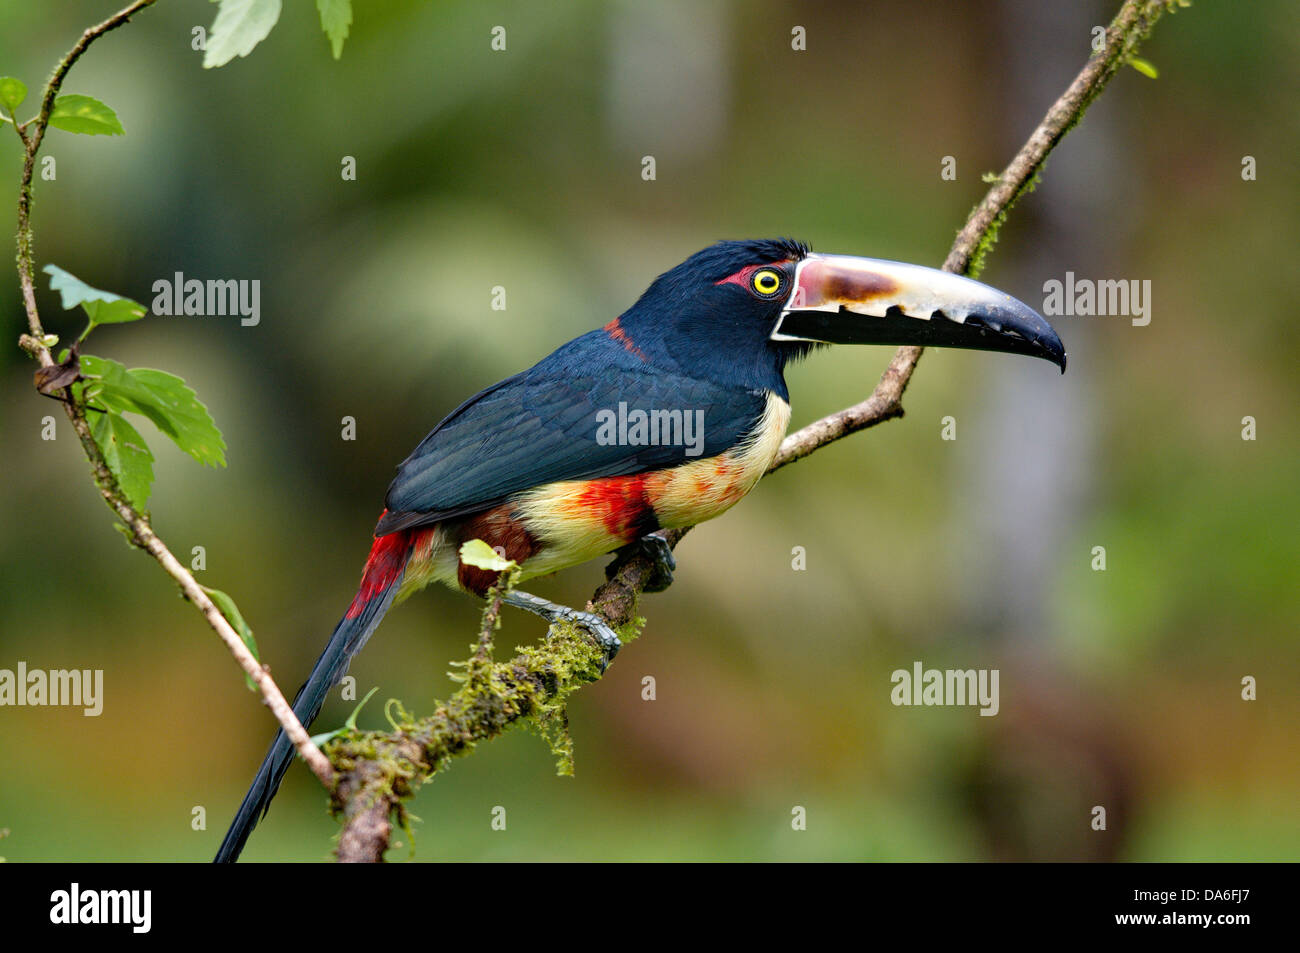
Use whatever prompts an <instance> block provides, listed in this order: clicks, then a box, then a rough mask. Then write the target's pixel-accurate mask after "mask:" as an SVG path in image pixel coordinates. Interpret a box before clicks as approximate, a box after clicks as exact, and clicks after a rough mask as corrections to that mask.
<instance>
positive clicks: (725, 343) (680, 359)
mask: <svg viewBox="0 0 1300 953" xmlns="http://www.w3.org/2000/svg"><path fill="white" fill-rule="evenodd" d="M824 344H921V345H926V346H939V347H958V348H975V349H979V350H985V351H1006V352H1010V353H1013V354H1027V355H1030V356H1033V357H1041V358H1045V359H1046V360H1049V361H1051V362H1053V363H1054V364H1057V365H1058V366H1059V367H1060V368H1061V370H1062V371H1064V370H1065V349H1064V347H1063V346H1062V345H1061V340H1060V338H1059V337H1057V335H1056V332H1055V331H1053V330H1052V328H1051V326H1050V325H1049V324H1048V323H1047V322H1046V321H1045V320H1044V319H1043V318H1042V317H1041V316H1040V315H1039V314H1038V313H1037V312H1035V311H1034V310H1033V309H1032V308H1030V307H1028V306H1027V305H1024V304H1022V303H1021V302H1019V301H1017V300H1015V299H1014V298H1012V297H1010V296H1009V295H1006V294H1003V293H1002V292H1000V291H997V290H995V289H993V288H990V287H989V286H987V285H983V284H980V283H979V282H977V281H972V280H970V279H968V278H962V277H959V276H956V275H952V274H948V273H945V272H941V271H936V270H934V269H931V268H923V267H919V266H917V265H906V264H902V263H899V262H892V261H880V260H875V259H870V258H853V257H847V256H840V255H818V254H814V253H813V252H812V251H811V250H810V249H809V247H808V246H807V245H805V244H803V243H801V242H796V241H791V240H788V239H776V240H765V241H724V242H718V243H717V244H715V245H712V246H710V247H708V248H706V249H704V250H703V251H700V252H698V253H696V254H694V255H692V256H691V257H690V258H688V259H686V261H684V262H682V263H681V264H680V265H678V266H677V267H675V268H673V269H671V270H670V271H668V272H666V273H664V274H662V275H660V276H659V277H658V278H656V279H655V281H654V282H653V283H652V284H651V285H650V287H649V288H648V289H647V290H646V292H645V293H644V294H643V295H642V296H641V297H640V299H639V300H638V301H637V302H636V304H634V305H632V307H631V308H629V309H628V310H627V311H625V312H624V313H623V314H621V315H619V316H618V317H617V318H615V319H614V320H613V321H610V322H609V323H608V324H606V325H605V326H604V327H602V328H600V329H598V330H595V331H590V332H588V333H587V334H584V335H582V336H581V337H578V338H575V339H574V340H572V341H570V342H569V343H568V344H565V345H563V346H562V347H560V348H559V349H558V350H556V351H554V352H553V353H551V354H550V355H548V356H547V357H545V358H543V359H542V360H541V361H539V362H538V363H537V364H535V365H533V366H532V367H531V368H529V369H528V370H526V371H522V372H521V373H519V374H516V375H514V376H513V377H508V378H506V379H505V380H503V381H501V382H500V383H498V384H494V385H492V386H491V387H489V388H487V389H486V390H484V391H480V392H479V393H478V394H475V395H474V396H473V397H471V398H470V399H469V400H467V401H465V402H464V403H463V404H461V405H460V406H459V407H457V408H456V409H455V410H453V411H452V412H451V413H450V414H448V415H447V416H446V418H444V419H443V421H442V422H441V423H440V424H438V425H437V426H436V427H434V428H433V430H432V431H430V433H429V435H428V436H427V437H425V438H424V440H422V441H421V442H420V444H419V446H417V447H416V448H415V451H414V452H413V453H412V454H411V455H410V456H409V457H407V458H406V460H405V461H403V462H402V464H401V465H400V466H399V467H398V470H397V477H396V478H395V479H394V480H393V482H392V485H391V486H389V488H388V496H387V498H386V499H385V509H384V511H383V513H382V514H381V515H380V517H379V523H378V525H377V526H376V527H375V534H374V535H375V538H374V542H373V544H372V546H371V549H370V558H369V560H368V561H367V562H366V567H365V570H364V572H363V574H362V578H361V585H360V589H359V590H358V592H357V594H356V597H355V598H354V599H353V600H352V603H351V605H349V606H348V609H347V612H346V613H345V614H344V616H343V618H342V619H341V620H340V621H339V624H338V625H337V626H336V627H335V629H334V633H333V635H331V636H330V640H329V643H328V644H327V645H326V647H325V651H324V652H323V653H322V654H321V657H320V659H319V660H318V661H317V662H316V665H315V667H314V668H313V669H312V672H311V675H310V676H309V677H308V679H307V682H306V684H305V685H303V687H302V689H301V690H300V691H299V692H298V696H297V698H296V699H295V701H294V711H295V712H296V713H297V715H298V718H299V719H300V720H301V721H302V723H303V724H304V725H310V724H311V722H312V721H314V720H315V718H316V716H317V715H318V714H319V713H320V709H321V706H322V704H323V703H324V701H325V696H326V695H327V693H328V692H329V690H330V689H331V688H332V687H333V686H334V685H335V684H337V683H338V681H339V680H340V679H341V678H342V677H343V674H344V672H346V671H347V667H348V663H349V661H350V660H351V658H352V656H354V655H355V654H356V653H357V652H358V651H360V650H361V647H362V646H363V645H365V643H366V640H367V639H369V638H370V635H371V634H372V633H373V632H374V630H375V628H376V627H377V626H378V625H379V622H380V620H381V619H382V618H383V616H384V613H386V612H387V611H388V609H389V608H390V607H391V606H392V605H393V604H394V602H396V601H399V600H401V599H402V598H404V597H406V596H407V595H409V594H410V593H411V592H413V591H415V590H417V589H420V588H422V587H423V586H425V585H427V584H428V583H430V582H434V581H437V582H441V583H445V584H447V585H449V586H452V587H455V588H458V589H462V590H464V591H466V592H468V593H472V594H474V595H477V596H480V597H481V596H484V595H485V594H486V593H487V591H488V589H489V588H490V587H491V586H492V585H493V584H494V583H495V582H496V580H497V574H496V573H494V572H491V571H488V570H483V569H479V568H476V567H473V566H470V565H467V564H463V563H461V562H460V561H459V549H460V546H461V544H462V543H464V542H466V541H469V540H472V539H482V540H484V541H485V542H487V543H488V545H490V546H492V547H494V548H496V549H497V550H498V551H499V552H501V553H503V554H504V555H505V556H506V558H508V559H512V560H514V561H515V562H516V563H518V564H519V566H520V571H519V576H518V579H519V581H526V580H528V579H530V578H533V577H537V576H542V575H546V574H548V573H553V572H555V571H556V570H559V569H563V568H565V567H568V566H573V565H576V564H578V563H582V562H586V561H587V560H590V559H595V558H597V557H599V556H602V555H604V554H606V553H610V552H619V553H620V554H622V558H626V556H627V554H628V553H630V552H632V551H635V550H638V549H642V548H644V549H648V551H649V552H650V553H651V554H652V555H654V556H655V557H656V558H657V560H658V562H659V566H660V570H661V572H660V574H659V575H660V580H661V581H660V586H661V587H662V586H664V585H666V584H667V582H668V581H670V580H671V570H672V568H673V563H672V555H671V553H670V552H669V551H668V548H667V546H666V544H664V542H663V540H662V538H661V537H658V536H653V535H650V534H652V533H654V531H655V530H657V529H660V528H664V527H682V526H691V525H694V524H696V523H700V522H703V521H704V520H708V519H712V518H713V517H715V516H717V515H719V514H720V513H723V512H724V511H726V510H727V509H729V508H730V507H731V506H733V505H734V504H735V503H736V502H737V501H738V500H740V498H741V497H743V496H744V495H745V494H746V493H748V492H749V491H750V490H752V489H753V488H754V485H755V484H756V483H757V482H758V480H759V478H760V477H761V476H762V475H763V474H764V473H765V472H766V471H767V468H768V466H769V465H770V464H771V462H772V460H773V459H774V457H775V456H776V453H777V449H778V448H779V447H780V445H781V440H782V438H783V437H784V436H785V432H786V426H787V424H788V423H789V421H790V403H789V393H788V391H787V390H786V384H785V378H784V370H785V367H786V364H787V363H788V362H789V361H791V360H792V359H795V358H799V357H802V356H804V355H806V354H807V353H808V352H809V351H810V350H812V349H814V348H816V347H818V346H819V345H824ZM507 602H509V603H510V604H511V605H515V606H518V607H520V608H524V609H527V610H529V611H531V612H534V613H537V614H539V615H541V616H543V617H544V618H546V619H548V620H551V621H555V620H556V619H559V618H566V619H571V620H574V621H576V622H577V623H579V624H580V625H582V626H583V627H584V628H586V629H588V630H589V631H590V632H591V633H592V634H593V635H594V636H595V637H596V638H597V639H598V640H599V641H600V642H601V644H602V645H603V646H604V648H605V652H606V655H607V656H608V657H609V658H612V657H613V655H614V653H615V652H616V651H617V650H618V647H619V642H618V638H617V636H616V635H615V634H614V632H613V631H611V630H610V629H609V628H608V627H607V626H606V625H605V624H604V622H603V620H601V619H600V618H599V617H597V616H595V615H592V614H589V613H584V612H578V611H576V610H574V609H569V608H566V607H564V606H557V605H554V604H553V603H550V602H547V601H545V600H543V599H539V598H537V597H535V596H531V595H529V594H527V593H524V592H519V591H513V592H511V593H510V595H509V597H508V598H507ZM293 754H294V749H293V746H292V744H291V743H290V742H289V740H288V738H287V737H286V736H285V735H284V732H282V731H281V732H279V733H278V734H277V735H276V738H275V741H274V742H273V743H272V745H271V750H270V751H269V752H268V754H267V756H266V760H265V761H263V762H262V767H261V770H260V771H258V774H257V777H256V778H255V779H254V781H253V785H252V787H251V788H250V789H249V791H248V794H247V795H246V796H245V797H244V801H243V803H242V804H241V805H240V808H239V813H238V814H237V815H236V817H235V820H234V822H233V823H232V824H231V827H230V830H229V831H228V832H227V834H226V837H225V840H224V841H223V842H222V844H221V848H220V851H219V852H218V854H217V857H216V859H217V860H218V861H233V860H235V859H236V858H237V857H238V856H239V852H240V851H241V850H242V849H243V846H244V843H245V841H246V840H247V839H248V835H249V833H250V832H251V831H252V829H253V826H254V825H255V824H256V823H257V821H258V820H259V818H260V817H261V816H262V815H263V814H264V813H265V812H266V810H267V808H268V806H269V805H270V802H271V798H272V797H273V796H274V795H275V792H276V789H277V788H278V787H279V784H280V779H281V778H282V777H283V776H284V772H285V770H286V769H287V768H288V766H289V763H290V761H291V760H292V759H293Z"/></svg>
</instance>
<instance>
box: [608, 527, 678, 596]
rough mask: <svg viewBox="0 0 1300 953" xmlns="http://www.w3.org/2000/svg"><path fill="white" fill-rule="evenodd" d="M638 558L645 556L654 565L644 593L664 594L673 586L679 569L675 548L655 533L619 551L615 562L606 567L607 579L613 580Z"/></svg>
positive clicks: (644, 587)
mask: <svg viewBox="0 0 1300 953" xmlns="http://www.w3.org/2000/svg"><path fill="white" fill-rule="evenodd" d="M637 556H645V557H646V558H647V559H649V560H650V561H651V562H652V563H654V571H653V572H652V573H651V574H650V578H649V579H647V580H646V584H645V585H644V586H642V587H641V588H642V591H643V592H663V591H664V590H665V589H667V588H668V587H669V586H671V585H672V584H673V570H674V569H676V568H677V559H676V557H674V556H673V548H672V547H671V546H669V545H668V541H667V540H666V539H664V538H663V537H662V536H657V535H655V534H654V533H650V534H649V535H647V536H642V537H641V538H640V539H638V540H637V541H636V542H634V543H628V544H627V545H626V546H624V547H623V548H622V549H619V550H618V551H617V552H616V553H615V556H614V561H613V562H611V563H610V564H609V565H608V566H606V567H605V578H606V579H613V578H614V576H615V574H617V573H618V571H619V570H620V569H622V568H623V567H624V566H626V565H627V564H628V562H629V561H631V560H632V559H635V558H636V557H637Z"/></svg>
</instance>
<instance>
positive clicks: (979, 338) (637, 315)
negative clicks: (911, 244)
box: [618, 239, 1065, 397]
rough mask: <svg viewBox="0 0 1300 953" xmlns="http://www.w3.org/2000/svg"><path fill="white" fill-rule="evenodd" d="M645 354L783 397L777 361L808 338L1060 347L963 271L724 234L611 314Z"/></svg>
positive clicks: (1041, 351) (1022, 350)
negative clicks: (724, 238)
mask: <svg viewBox="0 0 1300 953" xmlns="http://www.w3.org/2000/svg"><path fill="white" fill-rule="evenodd" d="M618 326H619V329H620V333H621V334H623V335H624V336H625V337H626V339H627V340H628V341H631V342H634V343H635V346H636V347H637V348H638V349H639V350H640V352H641V353H642V354H644V355H645V356H646V359H647V360H649V361H651V362H653V363H656V364H660V365H661V366H664V367H666V368H670V369H673V370H677V371H680V372H682V373H685V374H689V375H690V376H692V377H697V378H702V379H707V380H716V381H719V382H722V383H726V384H729V385H732V386H740V387H750V388H765V389H769V390H774V391H776V392H777V393H779V394H781V396H782V397H785V396H786V389H785V381H784V379H783V377H782V372H783V371H784V369H785V365H786V363H787V362H788V361H789V360H790V359H791V358H793V357H798V356H801V355H802V354H805V353H806V352H807V351H808V350H809V349H810V348H812V347H815V346H817V345H819V344H921V345H926V346H933V347H960V348H974V349H978V350H987V351H1005V352H1010V353H1018V354H1028V355H1032V356H1035V357H1042V358H1045V359H1047V360H1050V361H1052V362H1053V363H1055V364H1058V365H1059V366H1060V367H1061V370H1065V349H1064V347H1063V346H1062V345H1061V340H1060V338H1059V337H1057V335H1056V332H1055V331H1053V330H1052V328H1051V326H1050V325H1048V323H1047V322H1046V321H1045V320H1044V319H1043V318H1042V316H1040V315H1039V314H1038V313H1037V312H1036V311H1034V310H1033V309H1032V308H1030V307H1029V306H1028V305H1025V304H1023V303H1021V302H1020V301H1017V300H1016V299H1015V298H1012V297H1011V296H1010V295H1006V294H1003V293H1002V292H1000V291H997V290H996V289H994V288H990V287H989V286H988V285H984V284H980V283H979V282H977V281H972V280H971V279H969V278H962V277H960V276H958V275H952V274H948V273H946V272H942V271H936V270H935V269H932V268H923V267H921V266H919V265H907V264H903V263H901V262H892V261H882V260H878V259H871V258H854V257H849V256H844V255H817V254H814V253H813V252H812V251H811V250H810V249H809V247H808V246H807V245H806V244H804V243H802V242H797V241H793V240H791V239H771V240H759V241H723V242H718V243H717V244H715V245H711V246H709V247H708V248H706V249H704V250H703V251H700V252H697V253H696V254H694V255H692V256H691V257H690V258H688V259H686V261H684V262H682V263H681V264H680V265H678V266H677V267H676V268H673V269H672V270H670V271H667V272H665V273H664V274H662V275H660V276H659V277H658V278H656V279H655V281H654V283H653V284H651V285H650V287H649V288H648V289H646V292H645V294H643V295H642V296H641V298H640V299H639V300H638V301H637V303H636V304H635V305H633V306H632V307H631V308H629V309H628V311H627V312H626V313H624V314H623V315H622V316H620V318H619V321H618Z"/></svg>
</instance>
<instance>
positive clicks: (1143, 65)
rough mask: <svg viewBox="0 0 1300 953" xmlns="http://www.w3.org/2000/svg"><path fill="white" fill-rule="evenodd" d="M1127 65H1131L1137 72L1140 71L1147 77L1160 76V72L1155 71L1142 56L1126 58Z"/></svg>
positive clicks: (1154, 77)
mask: <svg viewBox="0 0 1300 953" xmlns="http://www.w3.org/2000/svg"><path fill="white" fill-rule="evenodd" d="M1128 65H1129V66H1131V67H1133V68H1134V69H1135V70H1137V71H1138V72H1139V73H1141V74H1142V75H1143V76H1145V77H1147V78H1148V79H1156V78H1158V77H1159V76H1160V74H1159V73H1158V72H1157V71H1156V68H1155V67H1154V66H1152V65H1151V64H1150V63H1148V62H1147V61H1146V60H1144V59H1142V57H1140V56H1130V57H1129V58H1128Z"/></svg>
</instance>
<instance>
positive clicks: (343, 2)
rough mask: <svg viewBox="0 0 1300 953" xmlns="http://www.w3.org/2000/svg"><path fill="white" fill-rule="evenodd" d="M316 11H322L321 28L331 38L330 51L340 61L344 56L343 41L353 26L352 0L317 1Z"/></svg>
mask: <svg viewBox="0 0 1300 953" xmlns="http://www.w3.org/2000/svg"><path fill="white" fill-rule="evenodd" d="M316 9H317V10H318V11H320V28H321V29H322V30H324V31H325V35H326V36H327V37H329V40H330V49H332V50H333V51H334V58H335V59H338V58H339V57H341V56H342V55H343V41H344V40H346V39H347V38H348V28H349V27H350V26H352V0H316Z"/></svg>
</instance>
